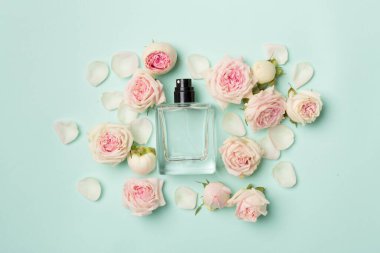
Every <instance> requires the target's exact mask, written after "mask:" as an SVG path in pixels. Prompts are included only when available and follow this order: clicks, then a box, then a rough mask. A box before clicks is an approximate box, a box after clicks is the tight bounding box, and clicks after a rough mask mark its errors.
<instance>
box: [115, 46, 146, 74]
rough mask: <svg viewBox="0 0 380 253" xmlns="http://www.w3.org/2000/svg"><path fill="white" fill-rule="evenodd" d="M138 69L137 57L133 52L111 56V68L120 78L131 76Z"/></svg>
mask: <svg viewBox="0 0 380 253" xmlns="http://www.w3.org/2000/svg"><path fill="white" fill-rule="evenodd" d="M138 67H139V57H138V56H137V54H135V53H133V52H128V51H124V52H119V53H117V54H115V55H114V56H112V62H111V68H112V70H113V71H114V72H115V73H116V75H118V76H119V77H120V78H126V77H129V76H131V75H132V74H133V73H135V72H136V70H137V69H138Z"/></svg>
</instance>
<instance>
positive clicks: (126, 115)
mask: <svg viewBox="0 0 380 253" xmlns="http://www.w3.org/2000/svg"><path fill="white" fill-rule="evenodd" d="M137 116H138V112H135V111H133V110H131V108H130V107H129V106H128V105H127V104H126V103H124V102H121V103H120V105H119V108H118V110H117V117H118V119H119V121H120V122H121V123H123V124H129V123H131V122H132V121H133V120H135V119H136V118H137Z"/></svg>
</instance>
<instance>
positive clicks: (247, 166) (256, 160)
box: [219, 137, 263, 177]
mask: <svg viewBox="0 0 380 253" xmlns="http://www.w3.org/2000/svg"><path fill="white" fill-rule="evenodd" d="M219 151H220V153H221V156H222V160H223V163H224V165H225V167H226V169H227V172H228V173H230V174H231V175H234V176H240V177H243V176H250V175H252V173H253V172H255V170H256V169H257V166H258V165H259V164H260V161H261V156H262V155H263V150H262V149H261V147H260V146H259V145H258V144H257V143H256V142H254V141H253V140H251V139H248V138H245V137H244V138H238V137H230V138H228V139H227V140H225V141H224V143H223V145H222V146H221V147H220V149H219Z"/></svg>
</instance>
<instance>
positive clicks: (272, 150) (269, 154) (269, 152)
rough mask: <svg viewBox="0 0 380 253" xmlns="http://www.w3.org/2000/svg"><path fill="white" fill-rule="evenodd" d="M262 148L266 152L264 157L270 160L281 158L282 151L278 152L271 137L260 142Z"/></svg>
mask: <svg viewBox="0 0 380 253" xmlns="http://www.w3.org/2000/svg"><path fill="white" fill-rule="evenodd" d="M260 145H261V148H262V149H263V150H264V155H263V157H264V158H266V159H269V160H277V159H278V158H280V154H281V152H280V150H278V149H277V148H276V147H275V146H274V145H273V143H272V141H271V139H270V138H269V136H268V135H267V136H265V137H264V138H263V139H261V140H260Z"/></svg>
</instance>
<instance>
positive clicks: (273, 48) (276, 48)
mask: <svg viewBox="0 0 380 253" xmlns="http://www.w3.org/2000/svg"><path fill="white" fill-rule="evenodd" d="M264 48H265V51H266V54H267V58H268V59H275V60H276V61H277V63H278V64H280V65H282V64H285V63H286V62H287V61H288V49H287V48H286V46H284V45H279V44H265V45H264Z"/></svg>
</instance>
